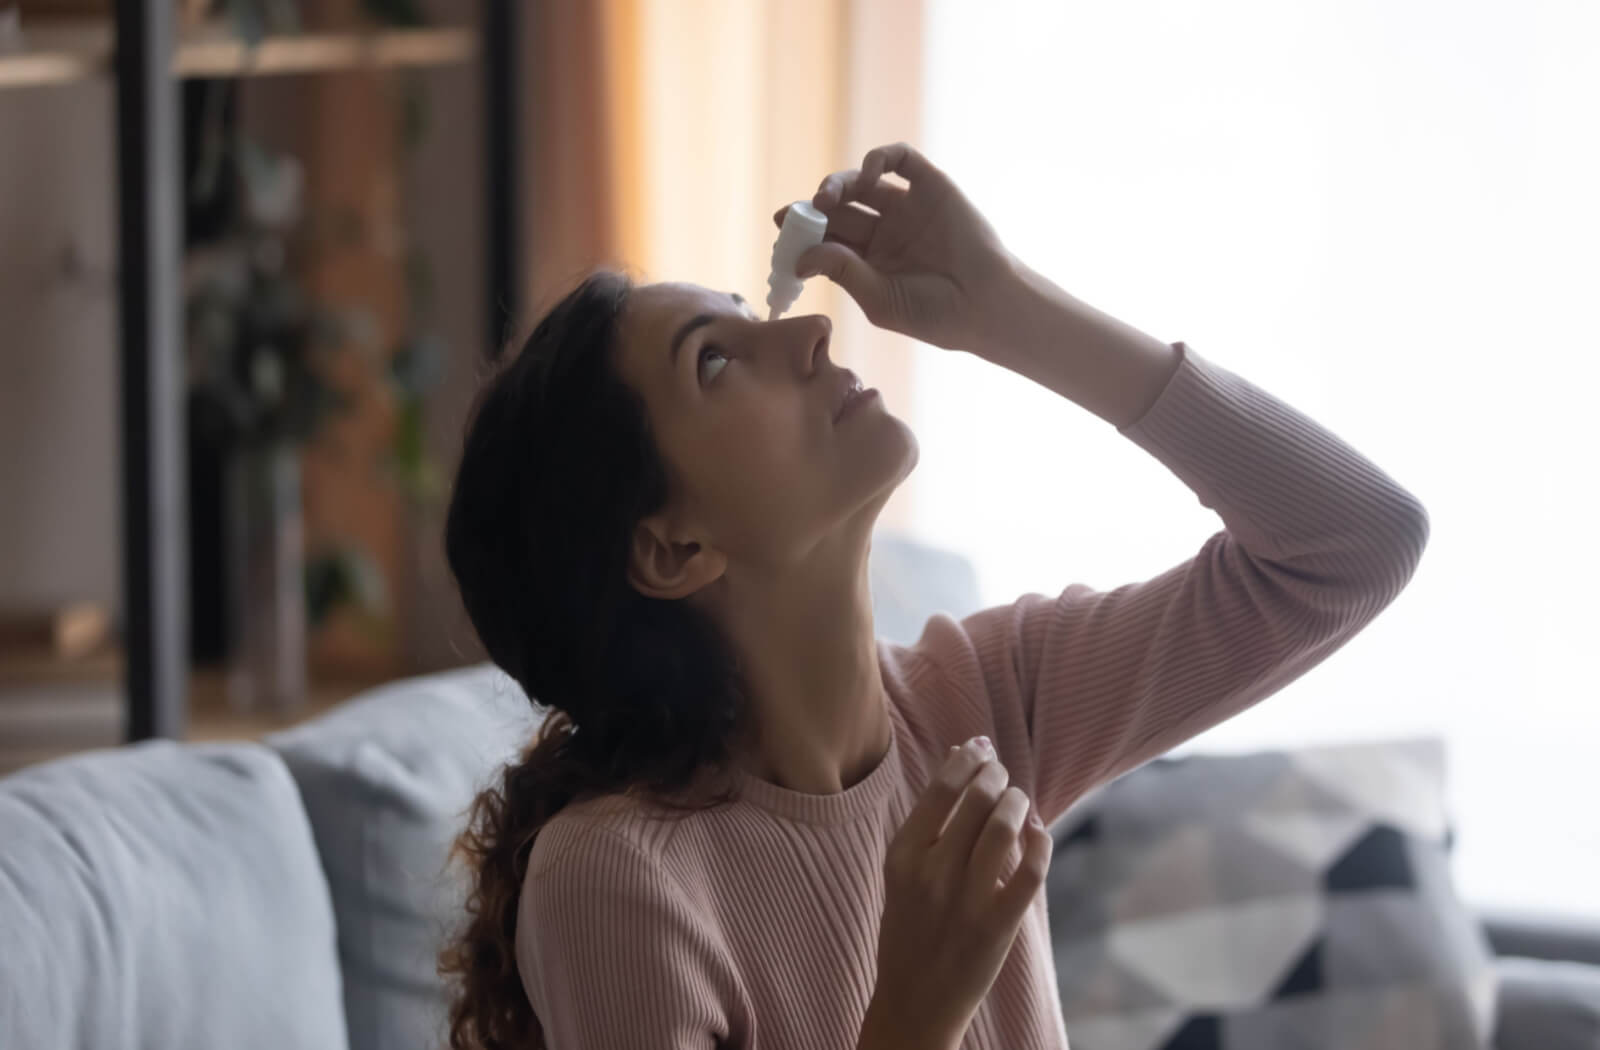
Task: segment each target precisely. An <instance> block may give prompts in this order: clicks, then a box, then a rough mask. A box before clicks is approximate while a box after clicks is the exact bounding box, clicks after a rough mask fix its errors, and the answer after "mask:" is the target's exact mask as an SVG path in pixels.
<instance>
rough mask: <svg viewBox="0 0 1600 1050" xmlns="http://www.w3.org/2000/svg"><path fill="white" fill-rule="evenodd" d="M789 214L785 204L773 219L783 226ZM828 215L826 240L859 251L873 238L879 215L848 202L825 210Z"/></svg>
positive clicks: (824, 238) (780, 227)
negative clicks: (784, 218)
mask: <svg viewBox="0 0 1600 1050" xmlns="http://www.w3.org/2000/svg"><path fill="white" fill-rule="evenodd" d="M787 214H789V205H787V204H785V205H784V206H783V207H781V208H779V209H778V210H777V213H776V214H774V215H773V216H772V221H773V222H775V223H777V224H778V228H779V229H782V228H783V217H784V216H785V215H787ZM824 214H825V215H827V216H828V232H827V233H826V234H825V235H824V236H823V240H826V241H838V242H839V243H841V244H848V245H849V246H850V247H852V248H854V249H856V250H857V251H864V250H865V249H866V246H867V245H868V243H870V242H871V240H872V232H873V230H875V229H876V228H877V225H878V217H877V216H876V215H874V214H873V213H872V212H870V211H868V210H867V209H865V208H863V207H861V206H860V205H858V204H855V203H851V202H847V203H845V204H844V205H842V206H835V207H834V208H832V209H831V210H829V211H826V212H824Z"/></svg>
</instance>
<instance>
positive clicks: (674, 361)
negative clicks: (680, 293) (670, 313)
mask: <svg viewBox="0 0 1600 1050" xmlns="http://www.w3.org/2000/svg"><path fill="white" fill-rule="evenodd" d="M728 296H729V297H730V298H732V299H733V301H734V303H736V304H737V305H739V306H742V307H744V308H745V309H746V310H749V309H750V304H749V303H747V302H746V301H745V298H744V296H742V295H740V294H739V293H738V292H729V293H728ZM724 316H726V315H725V314H696V315H695V316H693V317H691V318H690V319H689V320H687V321H685V322H684V323H683V326H682V327H681V328H679V329H678V330H677V331H676V332H674V333H673V335H672V346H671V348H670V349H669V350H668V352H667V359H668V361H669V362H670V363H671V365H672V370H673V371H674V372H676V371H677V370H678V351H679V350H681V349H682V348H683V341H684V340H685V339H687V338H689V333H690V332H692V331H694V330H695V329H696V328H700V327H703V326H704V325H708V324H710V323H711V322H712V321H715V320H716V319H717V318H719V317H724ZM745 316H747V317H748V316H750V314H748V313H747V314H746V315H745ZM757 320H759V318H757Z"/></svg>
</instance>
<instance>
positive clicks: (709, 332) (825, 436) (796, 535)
mask: <svg viewBox="0 0 1600 1050" xmlns="http://www.w3.org/2000/svg"><path fill="white" fill-rule="evenodd" d="M832 331H833V325H832V322H830V321H829V320H828V318H827V317H826V316H823V315H820V314H812V315H807V316H794V317H788V318H783V319H780V320H777V321H770V322H769V321H764V320H762V319H761V317H760V315H759V314H757V313H756V312H755V311H754V310H753V309H752V308H751V307H750V306H749V305H748V304H746V303H745V302H744V300H743V299H742V298H740V297H738V296H737V295H736V294H730V293H727V292H717V291H713V290H711V289H709V288H703V287H700V286H699V285H694V284H679V283H664V284H648V285H641V286H638V287H636V288H635V289H634V290H633V292H632V293H631V294H630V296H629V301H628V306H627V309H626V310H625V311H624V314H623V316H622V319H621V323H620V327H619V336H620V340H621V342H620V344H619V347H618V350H619V357H618V367H619V372H620V374H621V376H622V378H623V380H624V381H625V382H626V383H628V385H629V386H631V387H632V388H633V389H635V390H637V391H638V392H639V393H640V394H641V395H642V396H643V398H644V400H645V405H646V410H647V412H648V414H649V418H650V425H651V429H652V431H653V433H654V435H655V439H656V443H657V446H658V448H659V449H660V451H661V454H662V456H663V457H664V458H665V460H666V463H667V469H668V472H669V477H670V490H671V493H672V496H671V502H670V504H669V507H668V508H667V509H666V510H665V511H663V512H662V513H661V514H659V515H656V516H654V520H656V521H657V522H658V524H660V525H661V526H662V529H663V530H664V533H663V535H664V536H667V537H671V538H673V539H674V540H676V539H692V538H693V537H694V536H698V537H700V538H702V539H706V538H708V539H709V542H710V545H711V546H713V547H715V548H716V549H717V550H718V551H720V552H721V554H722V555H724V556H725V557H726V558H727V559H728V560H729V562H731V563H733V564H735V565H737V564H739V563H740V562H745V563H748V564H749V565H752V566H758V567H759V566H779V565H781V564H783V563H786V562H793V561H795V560H796V559H799V558H801V557H802V556H803V555H804V554H805V553H806V552H807V551H809V550H811V548H812V547H813V546H815V545H816V544H817V543H818V542H820V541H822V540H824V539H826V538H827V537H828V535H829V534H830V533H832V532H834V531H835V530H837V529H838V528H839V527H840V526H841V525H847V524H850V523H852V522H853V523H855V524H860V525H863V526H864V528H863V530H862V534H863V535H870V531H871V523H872V521H873V520H874V519H876V517H877V514H878V511H879V510H880V509H881V508H882V506H883V504H884V503H885V502H887V501H888V498H889V496H890V494H891V493H892V492H893V491H894V488H895V486H896V485H898V484H899V483H900V482H901V481H902V480H903V479H904V478H905V477H906V476H907V475H908V474H910V473H911V471H912V469H913V468H914V467H915V466H916V462H917V444H916V439H915V437H913V435H912V433H911V430H910V428H909V427H907V426H906V425H905V424H904V423H903V422H901V421H900V420H899V419H897V418H895V417H894V416H892V415H890V414H889V413H888V412H887V411H886V410H885V408H884V405H883V399H882V398H881V397H877V396H874V397H868V398H864V399H862V400H860V401H858V402H857V403H855V404H853V405H852V406H851V409H850V412H849V414H848V415H846V416H844V417H843V418H839V419H836V418H835V416H836V413H837V410H838V408H839V406H840V404H841V394H842V392H843V391H844V389H845V388H846V387H847V386H848V385H849V380H850V378H851V377H850V374H849V373H848V372H847V371H846V370H845V369H843V368H841V367H839V366H838V365H836V364H835V363H834V362H833V360H832V359H831V358H830V357H829V356H828V349H829V338H830V336H831V335H832ZM691 534H693V535H691Z"/></svg>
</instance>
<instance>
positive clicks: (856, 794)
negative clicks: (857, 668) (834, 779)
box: [737, 662, 901, 824]
mask: <svg viewBox="0 0 1600 1050" xmlns="http://www.w3.org/2000/svg"><path fill="white" fill-rule="evenodd" d="M880 667H881V662H880ZM884 702H885V705H886V706H887V708H888V712H887V713H888V716H889V747H888V749H887V750H885V751H884V753H883V757H882V758H880V759H879V760H878V764H877V765H876V766H874V767H873V768H872V771H871V772H869V773H868V774H867V775H866V776H865V777H862V778H861V779H860V780H858V781H856V782H855V783H854V784H852V785H850V786H849V787H847V788H845V789H844V790H843V791H836V792H832V793H830V794H826V795H813V794H811V793H809V792H806V791H795V790H794V789H792V788H786V787H783V786H781V785H779V784H774V783H772V782H771V781H770V780H763V779H761V778H760V777H758V776H756V775H755V774H753V773H751V772H749V771H748V770H743V769H741V770H739V771H738V773H737V777H738V783H739V797H740V798H741V799H742V800H743V801H745V802H748V803H750V804H751V805H753V806H755V807H757V808H758V809H763V810H766V811H767V812H769V813H772V814H775V815H777V816H780V817H785V818H787V819H789V820H798V821H804V822H805V823H808V824H847V823H850V822H851V821H853V820H858V819H860V818H861V817H863V816H866V815H867V814H869V813H876V812H878V811H879V810H880V808H881V806H882V803H883V801H884V800H885V799H887V798H889V797H890V796H891V795H892V794H893V793H894V786H895V784H896V783H897V782H898V780H899V777H900V732H901V729H900V726H899V724H898V723H899V720H900V716H899V711H898V710H896V708H895V703H894V700H893V698H892V697H890V696H889V688H888V683H885V686H884Z"/></svg>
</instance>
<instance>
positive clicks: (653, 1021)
mask: <svg viewBox="0 0 1600 1050" xmlns="http://www.w3.org/2000/svg"><path fill="white" fill-rule="evenodd" d="M540 834H541V838H542V837H543V836H544V835H547V834H548V835H550V836H551V839H550V840H549V841H548V842H545V843H542V844H541V845H542V846H543V847H544V848H542V849H541V850H540V851H539V855H540V865H541V866H540V867H539V868H538V870H535V869H534V868H533V867H532V866H530V869H529V872H528V876H527V878H526V879H525V880H524V882H523V889H522V897H521V901H520V903H519V905H518V915H517V923H518V928H519V936H518V938H517V968H518V972H519V973H520V975H521V977H522V983H523V988H524V989H525V990H526V991H527V993H528V999H529V1002H531V1003H532V1004H533V1008H534V1013H535V1014H536V1015H537V1016H538V1018H539V1020H540V1022H541V1023H542V1024H543V1027H544V1036H545V1042H546V1044H547V1045H548V1046H550V1047H552V1048H553V1050H712V1048H713V1047H716V1046H719V1045H722V1043H723V1042H724V1041H725V1040H727V1038H728V1034H729V1030H730V1025H729V1019H728V1016H727V1013H726V1012H725V1011H724V1010H723V1008H722V1003H723V1002H724V1001H725V997H726V994H727V992H728V989H729V982H728V979H727V974H728V967H727V963H726V953H725V952H723V951H722V950H721V949H720V948H719V946H718V945H716V944H715V943H714V941H713V939H712V938H711V936H709V934H708V927H707V925H706V923H705V921H704V918H703V917H702V916H700V915H698V914H697V913H696V910H695V909H694V908H692V907H690V905H689V903H688V901H687V900H686V899H685V897H684V895H683V893H682V891H681V889H680V888H679V887H678V885H677V884H676V882H675V881H674V880H673V879H672V878H671V877H670V875H669V874H668V873H667V872H666V871H664V870H663V868H662V866H661V864H660V862H659V860H652V859H650V858H649V857H647V856H646V855H645V853H643V852H642V851H641V850H640V849H639V848H638V847H637V846H635V845H633V844H632V843H630V842H628V841H627V840H626V839H624V838H623V837H621V836H619V835H617V834H615V833H613V832H611V831H610V830H608V829H605V828H601V827H594V826H587V827H585V826H578V825H575V824H572V823H561V824H553V825H551V826H550V827H548V828H547V829H546V830H545V831H543V832H541V833H540ZM524 931H526V932H524Z"/></svg>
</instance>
